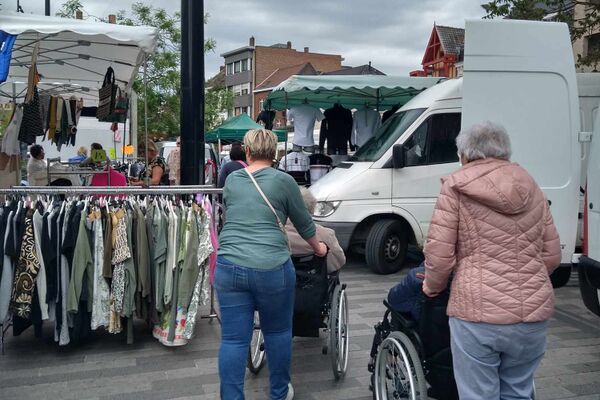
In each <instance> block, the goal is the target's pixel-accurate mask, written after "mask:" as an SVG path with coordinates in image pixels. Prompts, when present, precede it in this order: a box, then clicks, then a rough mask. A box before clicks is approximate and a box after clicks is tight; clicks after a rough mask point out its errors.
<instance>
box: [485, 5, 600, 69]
mask: <svg viewBox="0 0 600 400" xmlns="http://www.w3.org/2000/svg"><path fill="white" fill-rule="evenodd" d="M482 7H483V9H484V10H485V12H486V15H485V17H484V18H497V17H500V18H510V19H524V20H548V21H558V22H565V23H567V24H568V25H569V30H570V32H571V40H573V41H576V40H579V39H581V38H583V37H584V36H587V35H590V34H592V33H597V32H599V31H600V2H598V1H597V0H537V1H536V0H492V1H489V2H488V3H486V4H483V5H482ZM576 8H577V9H583V10H584V13H583V15H577V16H576V15H575V9H576ZM577 65H579V66H589V67H593V68H594V69H595V70H596V69H598V66H599V65H600V49H594V48H588V53H587V54H585V55H582V54H578V55H577Z"/></svg>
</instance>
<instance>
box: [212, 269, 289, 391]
mask: <svg viewBox="0 0 600 400" xmlns="http://www.w3.org/2000/svg"><path fill="white" fill-rule="evenodd" d="M214 286H215V289H216V290H217V297H218V299H219V307H220V310H221V348H220V350H219V376H220V378H221V399H223V400H243V399H244V375H245V372H246V360H247V357H248V349H249V345H250V341H251V339H252V330H253V326H254V310H258V314H259V316H260V328H261V330H262V332H263V335H264V338H265V350H266V353H267V361H268V363H269V382H270V386H271V391H270V399H271V400H282V399H285V397H286V396H287V391H288V383H289V382H290V362H291V356H292V317H293V313H294V293H295V287H296V273H295V272H294V265H293V264H292V260H291V259H289V260H288V261H287V262H286V263H285V264H283V265H280V266H279V267H277V268H275V269H270V270H259V269H254V268H246V267H243V266H241V265H235V264H233V263H231V262H229V261H227V260H226V259H225V258H223V257H218V258H217V269H216V272H215V282H214Z"/></svg>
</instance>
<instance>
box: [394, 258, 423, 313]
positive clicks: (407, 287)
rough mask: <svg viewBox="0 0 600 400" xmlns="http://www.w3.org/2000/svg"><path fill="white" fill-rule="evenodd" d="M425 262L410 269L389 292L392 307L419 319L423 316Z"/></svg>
mask: <svg viewBox="0 0 600 400" xmlns="http://www.w3.org/2000/svg"><path fill="white" fill-rule="evenodd" d="M424 279H425V263H424V262H423V263H421V264H420V265H419V266H418V267H416V268H413V269H411V270H410V271H408V274H407V275H406V276H405V277H404V278H403V279H402V280H401V281H400V282H398V283H397V284H396V286H394V287H393V288H391V289H390V291H389V292H388V298H387V300H388V303H389V304H390V306H392V308H393V309H394V310H395V311H397V312H399V313H401V314H403V315H405V316H409V315H410V317H411V318H412V319H413V320H415V321H418V320H419V318H420V317H421V304H422V299H423V280H424Z"/></svg>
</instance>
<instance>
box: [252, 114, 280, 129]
mask: <svg viewBox="0 0 600 400" xmlns="http://www.w3.org/2000/svg"><path fill="white" fill-rule="evenodd" d="M276 114H277V112H276V111H274V110H262V111H261V112H260V114H258V117H256V122H258V123H262V124H263V125H264V126H265V129H268V130H272V129H273V120H275V115H276Z"/></svg>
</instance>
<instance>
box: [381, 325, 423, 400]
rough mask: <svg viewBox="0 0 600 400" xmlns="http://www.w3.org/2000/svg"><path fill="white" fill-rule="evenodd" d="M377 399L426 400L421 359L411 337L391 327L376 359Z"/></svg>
mask: <svg viewBox="0 0 600 400" xmlns="http://www.w3.org/2000/svg"><path fill="white" fill-rule="evenodd" d="M373 386H374V393H375V396H374V397H375V399H376V400H392V399H393V400H397V399H407V400H427V383H426V381H425V374H424V373H423V367H422V366H421V360H420V359H419V355H418V353H417V350H416V349H415V346H414V345H413V343H412V342H411V340H410V339H409V338H408V336H406V335H405V334H404V333H402V332H398V331H394V332H391V333H390V335H389V336H388V337H387V338H385V340H384V341H383V342H382V343H381V345H380V347H379V351H378V352H377V358H376V360H375V375H374V382H373Z"/></svg>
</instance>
